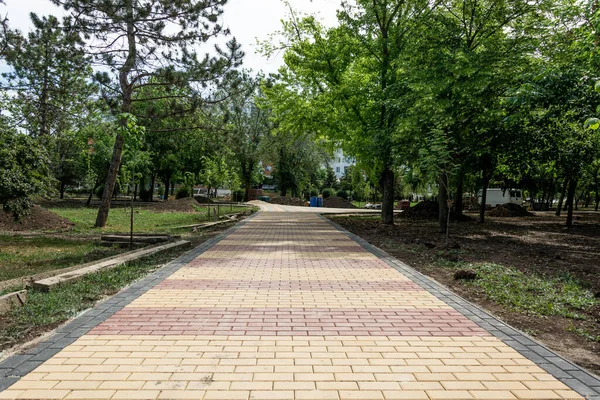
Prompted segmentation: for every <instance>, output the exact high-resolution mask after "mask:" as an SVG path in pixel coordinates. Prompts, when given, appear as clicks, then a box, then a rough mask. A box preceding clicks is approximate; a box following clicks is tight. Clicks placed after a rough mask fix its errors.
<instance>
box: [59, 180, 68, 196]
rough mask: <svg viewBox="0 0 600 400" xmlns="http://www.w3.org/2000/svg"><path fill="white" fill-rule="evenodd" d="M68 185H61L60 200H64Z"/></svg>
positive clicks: (62, 183)
mask: <svg viewBox="0 0 600 400" xmlns="http://www.w3.org/2000/svg"><path fill="white" fill-rule="evenodd" d="M66 186H67V185H65V183H64V182H61V183H60V199H61V200H62V199H64V198H65V188H66Z"/></svg>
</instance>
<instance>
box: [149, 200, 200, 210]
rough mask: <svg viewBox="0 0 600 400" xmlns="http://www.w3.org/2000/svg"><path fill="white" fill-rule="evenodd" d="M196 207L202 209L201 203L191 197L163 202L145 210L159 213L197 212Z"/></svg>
mask: <svg viewBox="0 0 600 400" xmlns="http://www.w3.org/2000/svg"><path fill="white" fill-rule="evenodd" d="M195 207H201V205H200V203H198V201H196V200H195V199H193V198H191V197H186V198H184V199H179V200H167V201H162V202H160V203H155V204H152V205H149V206H147V207H145V208H146V209H148V210H152V211H158V212H197V211H198V210H197V209H196V208H195Z"/></svg>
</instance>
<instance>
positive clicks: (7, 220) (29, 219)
mask: <svg viewBox="0 0 600 400" xmlns="http://www.w3.org/2000/svg"><path fill="white" fill-rule="evenodd" d="M74 225H75V224H74V223H72V222H71V221H69V220H68V219H66V218H63V217H61V216H59V215H56V214H54V213H53V212H51V211H48V210H46V209H45V208H42V207H40V206H38V205H35V206H33V207H32V208H31V209H30V210H29V213H28V214H27V215H24V216H23V217H21V219H19V220H18V221H15V219H14V217H13V215H12V214H11V213H7V212H4V211H2V210H0V231H64V230H69V229H72V228H73V226H74Z"/></svg>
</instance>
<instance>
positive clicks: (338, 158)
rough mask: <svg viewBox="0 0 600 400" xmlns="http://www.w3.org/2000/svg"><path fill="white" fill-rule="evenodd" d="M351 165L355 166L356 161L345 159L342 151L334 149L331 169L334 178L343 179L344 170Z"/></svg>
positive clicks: (349, 158)
mask: <svg viewBox="0 0 600 400" xmlns="http://www.w3.org/2000/svg"><path fill="white" fill-rule="evenodd" d="M351 165H356V160H355V159H354V158H351V157H345V156H344V152H343V151H342V149H336V150H335V151H334V152H333V160H332V162H331V167H332V168H333V172H335V176H336V177H337V178H338V179H341V178H343V177H344V175H345V174H346V169H347V168H348V167H349V166H351Z"/></svg>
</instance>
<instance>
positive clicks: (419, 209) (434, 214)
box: [400, 200, 440, 219]
mask: <svg viewBox="0 0 600 400" xmlns="http://www.w3.org/2000/svg"><path fill="white" fill-rule="evenodd" d="M439 215H440V209H439V206H438V203H437V201H433V200H426V201H421V202H419V203H418V204H417V205H415V206H414V207H411V208H409V209H408V210H406V211H404V212H401V213H400V217H401V218H408V219H438V218H439Z"/></svg>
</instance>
